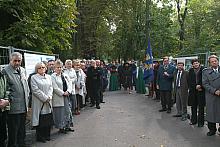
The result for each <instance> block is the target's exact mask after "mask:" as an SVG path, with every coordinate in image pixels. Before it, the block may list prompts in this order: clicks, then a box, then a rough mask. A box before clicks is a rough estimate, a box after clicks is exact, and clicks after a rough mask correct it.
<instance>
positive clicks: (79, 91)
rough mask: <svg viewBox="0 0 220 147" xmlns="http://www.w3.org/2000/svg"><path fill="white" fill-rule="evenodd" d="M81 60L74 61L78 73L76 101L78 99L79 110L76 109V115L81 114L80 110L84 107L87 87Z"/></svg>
mask: <svg viewBox="0 0 220 147" xmlns="http://www.w3.org/2000/svg"><path fill="white" fill-rule="evenodd" d="M80 67H81V64H80V60H75V61H74V69H75V72H76V76H77V79H76V84H75V86H76V87H75V88H76V99H77V108H76V114H80V108H82V107H84V104H85V97H84V90H83V89H84V87H85V76H86V75H85V73H84V72H83V70H82V69H81V68H80Z"/></svg>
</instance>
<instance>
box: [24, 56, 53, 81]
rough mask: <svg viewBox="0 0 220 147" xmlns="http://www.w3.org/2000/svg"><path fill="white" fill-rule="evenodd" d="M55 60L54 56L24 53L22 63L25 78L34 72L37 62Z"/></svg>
mask: <svg viewBox="0 0 220 147" xmlns="http://www.w3.org/2000/svg"><path fill="white" fill-rule="evenodd" d="M48 60H55V56H51V55H40V54H30V53H24V63H25V70H26V74H27V77H28V76H29V74H31V73H33V72H34V70H35V69H34V68H35V65H36V64H37V63H38V62H42V61H48Z"/></svg>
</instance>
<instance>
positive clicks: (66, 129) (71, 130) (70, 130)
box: [65, 128, 75, 132]
mask: <svg viewBox="0 0 220 147" xmlns="http://www.w3.org/2000/svg"><path fill="white" fill-rule="evenodd" d="M65 131H68V132H74V131H75V130H74V129H72V128H65Z"/></svg>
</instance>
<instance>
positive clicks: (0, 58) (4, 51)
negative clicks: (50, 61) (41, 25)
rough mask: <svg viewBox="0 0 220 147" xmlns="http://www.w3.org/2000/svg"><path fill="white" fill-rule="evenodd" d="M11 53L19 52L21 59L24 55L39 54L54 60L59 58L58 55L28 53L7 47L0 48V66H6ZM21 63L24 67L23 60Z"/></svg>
mask: <svg viewBox="0 0 220 147" xmlns="http://www.w3.org/2000/svg"><path fill="white" fill-rule="evenodd" d="M13 52H19V53H21V54H22V56H23V57H24V53H30V54H39V55H51V56H55V57H56V58H59V55H58V54H47V53H42V52H35V51H29V50H24V49H18V48H14V47H12V46H9V47H4V46H0V65H5V64H8V62H9V57H10V55H11V53H13ZM22 62H23V63H22V65H25V64H24V62H25V61H24V60H23V61H22Z"/></svg>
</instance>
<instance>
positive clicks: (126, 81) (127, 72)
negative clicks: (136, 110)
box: [123, 63, 132, 94]
mask: <svg viewBox="0 0 220 147" xmlns="http://www.w3.org/2000/svg"><path fill="white" fill-rule="evenodd" d="M123 87H124V88H125V90H127V89H128V91H129V94H131V87H132V70H131V66H130V64H129V63H124V66H123Z"/></svg>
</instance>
